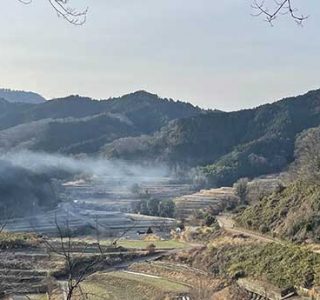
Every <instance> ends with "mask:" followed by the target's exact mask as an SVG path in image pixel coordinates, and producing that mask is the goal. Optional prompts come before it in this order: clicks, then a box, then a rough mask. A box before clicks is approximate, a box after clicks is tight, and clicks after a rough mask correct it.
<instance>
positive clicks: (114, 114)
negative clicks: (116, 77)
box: [0, 90, 320, 186]
mask: <svg viewBox="0 0 320 300" xmlns="http://www.w3.org/2000/svg"><path fill="white" fill-rule="evenodd" d="M318 125H320V90H316V91H311V92H309V93H307V94H305V95H302V96H298V97H291V98H287V99H283V100H280V101H278V102H275V103H272V104H267V105H262V106H260V107H257V108H254V109H247V110H241V111H237V112H229V113H226V112H220V111H211V112H210V111H204V110H201V109H200V108H198V107H195V106H193V105H191V104H188V103H184V102H179V101H173V100H171V99H161V98H159V97H158V96H157V95H154V94H150V93H147V92H144V91H138V92H135V93H132V94H128V95H125V96H122V97H119V98H110V99H108V100H104V101H102V100H101V101H98V100H93V99H91V98H85V97H80V96H69V97H66V98H62V99H54V100H50V101H46V102H44V103H40V104H27V103H10V102H8V101H6V100H0V151H1V150H4V151H7V150H13V149H14V150H17V149H18V150H19V149H29V150H34V151H47V152H60V153H66V154H78V153H87V154H95V155H103V156H105V157H108V158H121V159H126V160H137V161H141V160H149V161H151V162H154V161H161V162H165V163H167V164H169V165H171V166H174V167H176V166H186V167H188V168H190V167H197V166H201V167H202V169H201V172H202V173H203V174H205V175H206V176H207V178H209V182H210V185H215V186H221V185H230V184H232V183H233V182H234V181H235V180H237V179H238V178H240V177H254V176H257V175H261V174H267V173H273V172H278V171H280V170H283V169H284V168H286V166H287V165H288V164H289V163H290V162H291V161H292V160H293V149H294V141H295V138H296V135H297V134H298V133H300V132H301V131H303V130H304V129H308V128H311V127H316V126H318Z"/></svg>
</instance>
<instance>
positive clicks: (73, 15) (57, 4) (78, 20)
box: [18, 0, 88, 25]
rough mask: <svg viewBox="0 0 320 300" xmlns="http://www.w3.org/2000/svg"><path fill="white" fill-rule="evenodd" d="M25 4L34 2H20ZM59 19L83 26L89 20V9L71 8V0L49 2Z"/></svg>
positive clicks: (30, 0)
mask: <svg viewBox="0 0 320 300" xmlns="http://www.w3.org/2000/svg"><path fill="white" fill-rule="evenodd" d="M18 1H19V2H21V3H23V4H26V5H28V4H31V3H32V1H33V0H18ZM47 1H48V2H49V4H50V5H51V6H52V8H53V9H54V10H55V11H56V13H57V14H58V16H59V17H62V18H64V19H65V20H66V21H67V22H69V23H70V24H73V25H83V24H84V23H85V22H86V19H87V13H88V8H85V9H83V10H77V9H75V8H73V7H70V6H69V2H70V1H69V0H47Z"/></svg>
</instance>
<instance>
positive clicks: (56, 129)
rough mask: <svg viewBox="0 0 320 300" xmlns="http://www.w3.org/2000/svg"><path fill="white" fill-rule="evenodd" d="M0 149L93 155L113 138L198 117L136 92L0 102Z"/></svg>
mask: <svg viewBox="0 0 320 300" xmlns="http://www.w3.org/2000/svg"><path fill="white" fill-rule="evenodd" d="M0 106H1V108H3V109H1V113H0V136H1V139H0V147H1V149H2V150H12V149H25V148H27V149H31V150H42V151H48V152H63V153H96V152H98V151H99V150H100V148H101V147H102V146H104V145H105V144H107V143H110V142H112V141H113V140H115V139H119V138H121V137H128V136H139V135H141V134H150V133H153V132H155V131H156V130H159V129H160V128H161V127H163V126H164V125H166V124H168V122H170V121H172V120H175V119H178V118H187V117H190V116H194V115H197V114H199V113H201V112H202V110H201V109H199V108H197V107H194V106H192V105H191V104H188V103H183V102H179V101H178V102H175V101H173V100H168V99H161V98H159V97H158V96H156V95H153V94H150V93H147V92H144V91H139V92H136V93H133V94H129V95H125V96H123V97H120V98H111V99H108V100H104V101H102V100H101V101H98V100H93V99H90V98H84V97H80V96H69V97H66V98H63V99H54V100H51V101H46V102H45V103H42V104H37V105H34V104H20V103H9V102H7V101H5V100H2V101H1V102H0Z"/></svg>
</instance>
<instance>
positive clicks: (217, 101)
mask: <svg viewBox="0 0 320 300" xmlns="http://www.w3.org/2000/svg"><path fill="white" fill-rule="evenodd" d="M267 1H268V0H267ZM295 2H296V3H297V6H299V7H301V10H302V11H303V12H306V13H309V14H311V18H310V19H309V20H308V21H307V22H306V23H305V25H304V27H303V28H301V27H298V26H297V25H295V24H294V23H293V22H292V21H291V20H287V21H286V20H282V21H280V22H276V26H275V27H273V28H272V27H270V26H269V25H268V24H267V23H265V22H263V21H262V19H257V18H254V17H251V16H250V12H251V9H250V0H247V1H243V0H242V1H240V0H223V1H215V0H81V1H80V0H73V1H72V2H71V3H73V4H74V6H78V7H81V5H82V4H85V3H87V5H88V6H89V8H90V10H89V14H88V21H87V23H86V24H85V25H84V26H81V27H77V26H72V25H69V24H67V23H66V22H65V21H63V20H62V19H61V18H57V16H56V14H55V13H54V11H52V9H51V8H50V6H49V4H48V3H47V1H46V0H34V2H33V3H32V5H29V6H26V5H23V4H21V3H19V2H18V0H1V12H2V13H1V18H0V28H1V29H0V86H1V87H8V88H13V89H24V90H33V91H36V92H39V93H41V94H42V95H44V96H45V97H47V98H52V97H59V96H65V95H68V94H80V95H87V96H91V97H94V98H108V97H109V96H119V95H122V94H125V93H129V92H133V91H135V90H141V89H144V90H147V91H150V92H153V93H156V94H158V95H160V96H164V97H168V98H174V99H180V100H184V101H189V102H192V103H194V104H197V105H199V106H202V107H209V108H219V109H224V110H234V109H239V108H244V107H252V106H257V105H259V104H261V103H265V102H270V101H274V100H277V99H279V98H281V97H285V96H289V95H296V94H301V93H304V92H305V91H307V90H310V89H316V88H320V36H319V34H320V29H319V28H320V3H319V1H316V0H310V1H309V0H308V1H306V0H304V1H302V0H300V1H299V0H296V1H295Z"/></svg>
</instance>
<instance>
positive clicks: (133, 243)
mask: <svg viewBox="0 0 320 300" xmlns="http://www.w3.org/2000/svg"><path fill="white" fill-rule="evenodd" d="M102 244H103V245H105V244H110V241H105V242H102ZM117 244H118V246H122V247H124V248H129V249H130V248H131V249H132V248H136V249H146V247H147V246H148V245H150V244H154V245H155V246H156V248H158V249H182V248H186V247H187V246H188V244H187V243H184V242H180V241H177V240H167V241H143V240H120V241H118V242H117Z"/></svg>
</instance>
